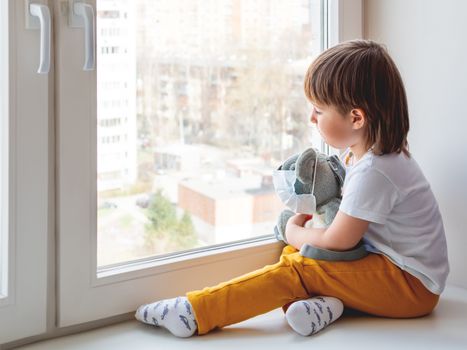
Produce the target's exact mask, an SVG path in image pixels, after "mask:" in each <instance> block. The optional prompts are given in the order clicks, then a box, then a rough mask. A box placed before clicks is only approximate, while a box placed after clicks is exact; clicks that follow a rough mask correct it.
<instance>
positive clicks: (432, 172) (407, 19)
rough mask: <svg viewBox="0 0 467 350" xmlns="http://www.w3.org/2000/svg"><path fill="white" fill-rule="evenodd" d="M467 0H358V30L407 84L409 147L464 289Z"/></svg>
mask: <svg viewBox="0 0 467 350" xmlns="http://www.w3.org/2000/svg"><path fill="white" fill-rule="evenodd" d="M466 15H467V1H463V0H446V1H441V0H410V1H407V0H365V3H364V36H365V38H367V39H372V40H375V41H378V42H381V43H383V44H385V45H386V46H387V48H388V50H389V52H390V54H391V55H392V57H393V58H394V60H395V61H396V64H397V65H398V67H399V69H400V71H401V74H402V78H403V79H404V82H405V87H406V89H407V96H408V101H409V113H410V122H411V125H410V131H409V135H408V142H409V146H410V148H409V149H410V151H411V152H412V153H413V155H414V158H415V159H416V160H417V162H418V163H419V164H420V166H421V167H422V169H423V171H424V173H425V176H426V177H427V179H428V181H429V182H430V183H431V186H432V189H433V192H434V194H435V196H436V198H437V199H438V203H439V206H440V209H441V213H442V216H443V221H444V227H445V230H446V236H447V240H448V250H449V259H450V264H451V273H450V276H449V278H448V283H451V284H456V285H461V286H463V287H467V272H466V266H465V265H467V112H466V110H467V104H466V102H467V21H466V20H465V16H466Z"/></svg>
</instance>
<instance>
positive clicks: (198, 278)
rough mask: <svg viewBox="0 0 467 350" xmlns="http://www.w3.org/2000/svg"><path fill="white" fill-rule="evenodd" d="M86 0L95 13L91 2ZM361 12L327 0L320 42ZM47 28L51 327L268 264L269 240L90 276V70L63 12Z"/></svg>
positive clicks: (273, 250) (356, 3)
mask: <svg viewBox="0 0 467 350" xmlns="http://www.w3.org/2000/svg"><path fill="white" fill-rule="evenodd" d="M86 2H87V3H88V4H91V5H92V6H93V7H94V9H95V8H96V7H95V6H96V0H87V1H86ZM324 3H326V2H325V1H324ZM55 6H56V7H58V6H59V4H56V5H55ZM361 10H362V0H345V1H344V0H329V6H328V8H327V9H326V12H325V13H326V16H327V18H328V20H329V21H330V24H331V26H332V28H333V31H335V33H337V34H335V35H331V36H330V37H329V39H328V45H329V44H330V45H332V44H334V43H336V42H338V41H341V40H345V39H347V38H354V37H355V38H356V37H361V33H362V27H361V20H362V15H361ZM56 12H58V10H56ZM337 20H338V22H336V21H337ZM55 25H56V28H57V32H59V33H60V35H59V36H58V37H57V42H56V47H57V53H56V57H57V68H56V75H57V79H56V82H57V98H58V102H57V106H58V107H57V120H58V127H57V155H58V159H57V165H58V166H57V177H58V186H57V205H58V206H57V213H58V215H57V218H58V220H57V230H58V237H59V246H58V248H59V254H58V313H57V315H58V326H59V327H65V326H71V325H76V324H80V323H84V322H89V321H94V320H99V319H104V318H108V317H111V316H115V315H121V314H126V313H131V312H133V311H134V310H135V309H136V307H137V306H138V305H140V304H142V303H145V302H150V301H153V300H157V299H162V298H168V297H173V296H176V295H183V294H184V293H185V292H187V291H189V290H193V289H201V288H203V287H205V286H207V285H213V284H217V283H219V282H220V281H224V280H228V279H230V278H233V277H235V276H238V275H240V274H243V273H246V272H248V271H251V270H254V269H257V268H260V267H262V266H264V265H266V264H272V263H274V262H276V260H277V257H278V255H279V253H280V251H281V248H282V246H283V245H282V243H280V242H277V241H276V240H275V239H274V238H273V237H272V235H271V236H270V237H269V236H267V237H266V236H263V237H258V238H255V239H251V240H247V241H241V242H233V243H230V244H226V245H218V246H211V247H207V248H206V249H203V250H202V251H188V252H184V253H180V254H177V253H175V254H169V255H167V256H163V257H155V258H153V259H151V260H139V261H133V262H131V263H128V264H126V265H125V266H124V267H117V266H114V267H109V268H106V269H100V270H99V272H98V275H96V273H95V271H96V269H97V253H96V252H97V246H96V238H95V237H93V236H92V231H93V230H92V229H91V228H92V227H96V222H97V208H96V205H97V203H96V200H95V197H94V196H93V195H92V194H95V193H96V173H97V171H96V156H97V152H96V141H95V140H96V127H95V124H96V120H97V115H96V113H97V108H96V71H90V72H89V71H88V72H83V71H82V70H81V67H82V63H83V60H84V54H83V50H81V49H80V48H82V47H83V46H84V43H83V35H82V31H81V30H76V29H73V28H70V27H68V23H67V18H66V16H63V14H62V16H60V17H59V18H56V19H55ZM347 31H349V32H347ZM63 91H72V93H68V94H65V93H63ZM83 116H86V117H83ZM76 145H79V147H77V146H76ZM324 151H327V152H332V150H329V149H325V150H324ZM335 151H336V150H334V152H335ZM89 204H90V205H89Z"/></svg>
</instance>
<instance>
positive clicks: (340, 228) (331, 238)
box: [285, 210, 369, 251]
mask: <svg viewBox="0 0 467 350" xmlns="http://www.w3.org/2000/svg"><path fill="white" fill-rule="evenodd" d="M309 219H310V215H306V214H297V215H294V216H292V217H291V218H290V219H289V221H288V222H287V226H286V229H285V235H286V238H287V241H288V242H289V244H290V245H292V246H294V247H295V248H297V249H300V248H301V247H302V245H303V244H305V243H308V244H311V245H313V246H315V247H317V248H324V249H329V250H335V251H344V250H348V249H351V248H353V247H354V246H355V245H356V244H357V243H358V242H359V241H360V239H361V238H362V237H363V235H364V234H365V232H366V231H367V229H368V225H369V222H368V221H366V220H362V219H358V218H355V217H353V216H350V215H347V214H345V213H344V212H342V211H340V210H339V211H338V212H337V215H336V217H335V218H334V220H333V221H332V224H331V225H330V226H329V227H328V228H306V227H303V226H304V225H305V223H306V222H307V221H308V220H309Z"/></svg>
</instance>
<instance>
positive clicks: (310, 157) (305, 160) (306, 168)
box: [295, 148, 319, 184]
mask: <svg viewBox="0 0 467 350" xmlns="http://www.w3.org/2000/svg"><path fill="white" fill-rule="evenodd" d="M316 161H319V157H318V153H317V152H316V151H315V150H314V149H313V148H308V149H306V150H305V151H303V153H302V154H300V155H299V157H298V159H297V163H296V165H295V174H296V175H297V178H298V179H299V180H300V181H301V182H303V183H304V184H311V183H312V182H313V172H314V169H315V162H316Z"/></svg>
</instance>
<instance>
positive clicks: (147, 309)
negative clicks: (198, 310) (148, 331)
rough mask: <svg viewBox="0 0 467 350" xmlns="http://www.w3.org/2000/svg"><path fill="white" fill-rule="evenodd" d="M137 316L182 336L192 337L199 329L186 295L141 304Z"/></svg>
mask: <svg viewBox="0 0 467 350" xmlns="http://www.w3.org/2000/svg"><path fill="white" fill-rule="evenodd" d="M135 318H136V319H137V320H138V321H140V322H143V323H146V324H150V325H153V326H157V327H164V328H166V329H168V330H169V331H170V332H171V333H172V334H173V335H175V336H177V337H181V338H187V337H191V336H192V335H193V334H194V333H195V332H196V330H197V329H198V324H197V322H196V319H195V315H194V313H193V308H192V306H191V304H190V302H189V301H188V299H187V298H186V297H177V298H173V299H165V300H160V301H156V302H154V303H151V304H145V305H141V306H140V307H139V308H138V310H136V313H135Z"/></svg>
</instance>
